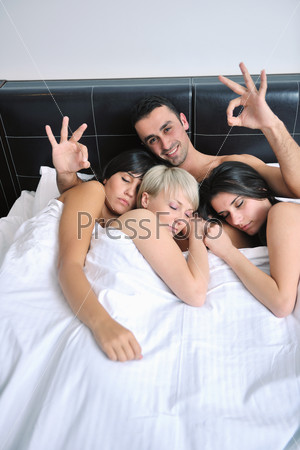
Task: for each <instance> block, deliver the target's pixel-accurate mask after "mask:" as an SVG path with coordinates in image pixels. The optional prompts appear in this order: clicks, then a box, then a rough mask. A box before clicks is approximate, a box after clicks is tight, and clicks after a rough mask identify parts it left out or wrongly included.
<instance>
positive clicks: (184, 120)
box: [180, 113, 190, 131]
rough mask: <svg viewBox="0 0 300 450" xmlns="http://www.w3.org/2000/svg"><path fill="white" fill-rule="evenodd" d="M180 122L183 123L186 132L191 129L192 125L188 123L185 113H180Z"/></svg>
mask: <svg viewBox="0 0 300 450" xmlns="http://www.w3.org/2000/svg"><path fill="white" fill-rule="evenodd" d="M180 121H181V123H182V125H183V128H184V129H185V131H187V130H188V129H189V128H190V125H189V123H188V121H187V118H186V117H185V115H184V114H183V113H180Z"/></svg>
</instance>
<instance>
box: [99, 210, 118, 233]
mask: <svg viewBox="0 0 300 450" xmlns="http://www.w3.org/2000/svg"><path fill="white" fill-rule="evenodd" d="M118 217H119V215H118V214H113V213H112V212H111V211H110V210H109V209H108V208H107V206H106V205H105V204H104V205H103V208H102V211H101V216H100V218H99V219H98V223H99V224H100V225H101V226H102V227H103V228H104V227H106V224H107V222H108V221H110V220H111V219H117V218H118Z"/></svg>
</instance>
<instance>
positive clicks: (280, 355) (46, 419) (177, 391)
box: [0, 200, 300, 450]
mask: <svg viewBox="0 0 300 450" xmlns="http://www.w3.org/2000/svg"><path fill="white" fill-rule="evenodd" d="M61 209H62V204H61V203H60V202H59V201H56V200H54V201H52V202H50V204H49V205H48V207H47V208H46V209H45V210H43V211H42V212H41V213H40V214H39V215H37V216H35V217H34V218H32V219H31V220H29V221H27V222H26V223H24V224H23V225H22V226H21V228H20V229H19V231H18V232H17V235H16V240H15V242H14V244H13V245H12V247H11V248H10V249H9V251H8V253H7V254H6V258H5V260H4V262H3V265H2V268H1V273H0V317H1V327H0V333H1V335H0V391H1V398H0V448H1V449H10V450H12V449H16V450H22V449H39V450H40V449H41V450H48V449H49V450H50V449H51V450H53V449H55V450H58V449H63V450H69V449H70V450H71V449H72V450H74V449H75V450H76V449H78V450H82V449H88V450H90V449H91V450H92V449H101V450H148V449H149V450H170V449H172V450H189V449H191V450H194V449H200V450H235V449H238V450H269V449H270V450H283V449H293V450H296V449H298V448H300V383H299V381H300V349H299V338H300V312H299V311H300V307H299V306H298V305H297V306H296V310H295V312H294V313H293V314H292V315H291V316H290V317H288V318H286V319H278V318H276V317H274V316H273V315H272V314H271V313H270V312H269V311H268V310H267V309H266V308H264V307H263V306H262V305H261V304H260V303H259V302H258V301H257V300H255V298H254V297H253V296H252V295H251V294H250V293H249V292H248V291H247V290H246V289H245V288H244V287H243V285H242V284H241V283H240V281H239V280H238V279H237V277H236V276H235V275H234V273H233V272H232V270H231V269H230V268H229V267H228V266H227V265H226V264H224V263H223V262H222V261H221V260H220V259H219V258H217V257H215V256H214V255H212V254H210V255H209V261H210V271H211V281H210V284H209V290H208V294H207V300H206V304H205V305H204V306H203V307H202V308H193V307H190V306H187V305H185V304H183V303H182V302H181V301H179V300H178V299H177V298H176V297H175V296H174V295H173V294H172V292H171V291H170V290H169V289H168V288H167V287H166V286H165V284H164V283H163V282H162V281H161V280H160V278H159V277H157V275H156V274H155V273H154V272H153V270H152V269H151V267H150V266H149V265H148V264H147V262H146V261H145V259H144V258H143V257H142V255H141V254H140V253H139V252H138V251H137V250H136V248H135V246H134V244H133V243H132V242H131V241H130V240H128V239H126V238H125V236H124V235H123V234H121V233H119V232H118V231H112V230H109V233H110V237H108V236H107V234H106V233H105V231H103V230H102V229H101V228H96V229H95V234H94V236H93V238H92V243H91V249H90V252H89V254H88V257H87V262H86V274H87V276H88V278H89V280H90V282H91V284H92V286H93V289H94V291H95V292H96V293H97V295H98V296H99V300H100V301H101V302H102V304H103V305H104V306H105V307H106V308H107V310H108V311H109V312H110V314H111V315H112V316H113V317H114V318H115V319H116V320H118V321H119V322H120V323H122V324H123V325H125V326H126V327H127V328H129V329H130V330H132V331H133V333H134V334H135V336H136V337H137V339H138V341H139V342H140V344H141V346H142V349H143V359H142V360H141V361H134V362H127V363H116V362H112V361H109V360H108V359H107V358H106V357H105V355H104V354H103V353H102V352H101V350H100V349H99V348H98V347H97V345H96V343H95V342H94V340H93V337H92V335H91V333H90V331H89V330H88V329H87V328H86V327H85V326H84V325H82V324H81V322H80V321H79V320H78V319H77V318H75V317H74V315H73V313H72V312H71V310H70V308H69V307H68V305H67V303H66V301H65V300H64V297H63V295H62V293H61V290H60V288H59V285H58V282H57V276H56V258H57V230H58V222H59V217H60V213H61ZM112 234H113V237H114V238H112ZM243 251H244V253H245V254H246V256H247V257H248V258H250V259H251V260H252V261H253V262H254V263H255V264H256V265H258V266H259V267H260V268H262V269H263V270H265V271H267V270H268V255H267V249H266V248H265V247H258V248H255V249H245V250H243ZM162 257H163V256H162Z"/></svg>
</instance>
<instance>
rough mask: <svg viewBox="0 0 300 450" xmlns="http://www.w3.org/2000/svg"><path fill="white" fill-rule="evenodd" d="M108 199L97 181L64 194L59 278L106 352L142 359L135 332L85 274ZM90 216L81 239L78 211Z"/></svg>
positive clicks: (76, 311) (115, 356)
mask: <svg viewBox="0 0 300 450" xmlns="http://www.w3.org/2000/svg"><path fill="white" fill-rule="evenodd" d="M104 199H105V191H104V187H103V186H102V185H101V184H100V183H98V182H96V181H91V182H89V183H83V184H82V185H80V186H77V187H75V188H74V189H71V190H69V191H67V192H66V193H64V194H63V195H62V197H61V200H62V201H63V202H64V209H63V213H62V217H61V221H60V227H59V262H58V269H59V281H60V285H61V288H62V290H63V293H64V295H65V297H66V299H67V301H68V303H69V305H70V307H71V309H72V310H73V312H74V314H75V315H76V316H77V317H78V318H79V319H80V320H81V321H82V322H83V323H84V324H85V325H87V326H88V327H89V328H90V330H91V331H92V333H93V335H94V337H95V340H96V342H97V343H98V345H99V346H100V347H101V348H102V350H103V351H104V352H105V353H106V355H107V356H108V357H109V358H110V359H112V360H114V361H116V360H118V361H126V360H131V359H139V358H141V348H140V346H139V344H138V343H137V341H136V339H135V337H134V336H133V334H132V333H131V332H130V331H129V330H127V329H126V328H124V327H123V326H122V325H120V324H119V323H117V322H116V321H115V320H113V319H112V318H111V317H110V315H109V314H108V313H107V311H106V310H105V309H104V308H103V306H102V305H101V304H100V303H99V301H98V298H97V296H96V295H95V293H94V291H93V290H92V287H91V285H90V283H89V282H88V280H87V278H86V275H85V273H84V270H83V267H84V263H85V258H86V254H87V251H88V249H89V245H90V240H91V234H92V231H93V227H94V224H95V219H96V218H99V215H100V213H101V209H102V206H103V203H104ZM79 211H84V212H85V213H87V214H89V215H90V217H91V219H92V220H91V224H90V225H89V226H88V227H84V228H83V229H82V230H81V237H80V239H79V238H78V212H79Z"/></svg>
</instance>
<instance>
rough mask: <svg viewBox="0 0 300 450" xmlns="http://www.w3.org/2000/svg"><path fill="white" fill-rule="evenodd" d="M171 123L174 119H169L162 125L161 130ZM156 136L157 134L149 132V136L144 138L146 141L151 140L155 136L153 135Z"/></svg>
mask: <svg viewBox="0 0 300 450" xmlns="http://www.w3.org/2000/svg"><path fill="white" fill-rule="evenodd" d="M170 123H172V120H167V122H165V123H164V124H163V125H162V126H161V127H160V129H159V131H162V130H163V129H164V128H166V127H167V126H168V125H170ZM155 136H156V135H155V134H149V136H147V137H146V138H145V139H144V142H147V141H149V139H151V138H153V137H155Z"/></svg>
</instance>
